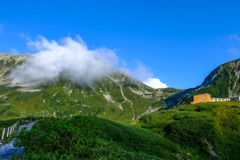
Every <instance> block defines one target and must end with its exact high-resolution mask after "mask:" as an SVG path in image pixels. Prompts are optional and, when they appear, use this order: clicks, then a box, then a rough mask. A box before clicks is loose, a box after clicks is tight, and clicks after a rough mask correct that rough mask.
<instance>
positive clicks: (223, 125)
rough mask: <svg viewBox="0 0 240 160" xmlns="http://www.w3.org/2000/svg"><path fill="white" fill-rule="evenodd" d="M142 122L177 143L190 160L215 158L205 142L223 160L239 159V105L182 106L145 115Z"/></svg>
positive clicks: (235, 103)
mask: <svg viewBox="0 0 240 160" xmlns="http://www.w3.org/2000/svg"><path fill="white" fill-rule="evenodd" d="M141 121H142V123H143V127H144V128H148V129H151V130H153V131H154V132H155V133H157V134H159V135H162V136H164V137H165V138H167V139H169V140H170V141H172V142H174V143H176V144H178V146H179V147H180V148H181V150H182V153H184V152H185V155H184V156H185V157H187V158H190V159H198V158H197V157H200V159H214V157H213V156H211V155H210V154H209V148H208V146H207V144H206V143H205V142H204V140H205V139H206V140H207V141H208V142H209V143H210V144H211V145H213V147H214V148H213V150H214V151H215V152H216V153H217V154H218V155H219V156H220V157H221V159H238V158H239V156H240V152H239V149H240V103H239V102H219V103H204V104H194V105H183V106H180V107H178V108H175V109H172V110H168V111H160V112H156V113H153V114H151V115H148V116H145V117H143V118H142V119H141ZM187 153H190V154H187Z"/></svg>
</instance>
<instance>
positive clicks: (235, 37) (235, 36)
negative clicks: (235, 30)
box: [230, 34, 240, 42]
mask: <svg viewBox="0 0 240 160" xmlns="http://www.w3.org/2000/svg"><path fill="white" fill-rule="evenodd" d="M230 39H236V40H237V41H239V42H240V37H239V36H238V35H236V34H233V35H230Z"/></svg>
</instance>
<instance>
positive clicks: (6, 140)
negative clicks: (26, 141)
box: [0, 119, 18, 144]
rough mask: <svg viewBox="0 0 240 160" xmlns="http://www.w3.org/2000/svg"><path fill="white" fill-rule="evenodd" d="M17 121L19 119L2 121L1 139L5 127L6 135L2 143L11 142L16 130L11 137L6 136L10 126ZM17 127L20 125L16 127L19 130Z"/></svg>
mask: <svg viewBox="0 0 240 160" xmlns="http://www.w3.org/2000/svg"><path fill="white" fill-rule="evenodd" d="M17 121H18V119H11V120H5V121H0V140H1V138H2V133H3V129H4V128H5V135H4V139H3V141H2V144H6V143H8V142H10V141H11V140H12V139H13V138H14V137H15V136H16V132H14V133H13V134H12V135H11V136H10V135H9V137H6V136H7V129H8V127H10V126H12V125H13V124H15V123H16V122H17ZM17 128H18V126H17V127H16V130H17Z"/></svg>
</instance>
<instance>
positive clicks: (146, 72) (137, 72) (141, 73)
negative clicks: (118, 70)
mask: <svg viewBox="0 0 240 160" xmlns="http://www.w3.org/2000/svg"><path fill="white" fill-rule="evenodd" d="M136 63H137V67H136V68H135V69H134V70H133V71H132V72H131V71H130V73H131V75H133V76H134V77H135V78H137V79H139V80H141V81H144V80H146V79H147V78H149V77H152V76H153V73H152V72H151V71H150V69H149V68H148V67H146V66H145V65H144V64H143V63H141V62H139V61H138V62H136Z"/></svg>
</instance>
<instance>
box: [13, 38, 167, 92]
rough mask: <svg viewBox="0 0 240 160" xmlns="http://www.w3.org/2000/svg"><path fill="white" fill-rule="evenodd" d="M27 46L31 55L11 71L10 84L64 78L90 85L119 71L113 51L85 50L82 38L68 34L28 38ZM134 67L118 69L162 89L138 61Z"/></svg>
mask: <svg viewBox="0 0 240 160" xmlns="http://www.w3.org/2000/svg"><path fill="white" fill-rule="evenodd" d="M28 41H29V42H28V43H27V45H28V47H29V49H31V50H33V51H35V54H32V55H31V56H29V57H28V58H27V59H26V61H25V62H24V63H23V64H22V65H19V66H17V67H16V68H14V69H13V71H12V72H11V74H10V76H9V78H11V79H12V80H13V81H12V84H14V85H21V86H36V85H39V84H43V83H45V82H48V81H52V80H58V79H59V78H60V77H61V78H62V77H63V78H66V79H68V80H71V81H73V82H76V83H80V84H83V85H91V84H92V83H93V82H94V80H96V79H99V78H101V77H103V76H107V75H109V74H111V73H112V72H115V71H116V70H119V69H120V68H121V67H119V66H120V65H119V62H120V64H121V62H122V61H123V62H124V60H121V59H119V58H118V56H117V55H116V53H115V52H114V50H110V49H107V48H105V47H102V48H98V49H89V48H88V47H87V45H86V44H85V43H84V42H83V41H82V39H81V38H80V37H79V36H77V38H76V39H72V38H70V37H67V38H63V39H61V40H60V41H54V40H51V41H50V40H47V39H46V38H44V37H40V38H39V40H37V41H31V40H30V39H28ZM136 64H137V66H136V67H135V69H132V70H130V69H128V68H127V64H125V63H124V67H123V68H121V69H120V70H121V71H123V70H125V72H126V73H128V74H129V75H132V76H133V77H135V78H137V79H139V80H141V81H143V82H145V84H147V85H149V86H150V87H153V88H166V87H167V85H166V84H164V83H162V82H160V80H159V79H156V78H150V77H153V76H154V75H153V73H152V72H151V71H150V69H149V68H147V67H146V66H145V65H144V64H142V63H141V62H137V63H136Z"/></svg>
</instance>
